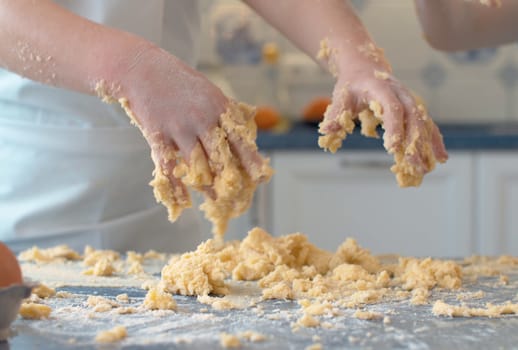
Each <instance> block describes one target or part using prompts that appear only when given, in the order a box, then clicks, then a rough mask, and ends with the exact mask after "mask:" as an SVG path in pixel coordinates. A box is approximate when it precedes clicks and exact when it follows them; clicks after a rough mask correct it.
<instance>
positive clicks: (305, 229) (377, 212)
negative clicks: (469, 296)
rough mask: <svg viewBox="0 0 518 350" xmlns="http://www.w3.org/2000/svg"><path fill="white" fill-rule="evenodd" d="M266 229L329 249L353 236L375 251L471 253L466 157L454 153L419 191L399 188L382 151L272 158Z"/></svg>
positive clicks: (438, 254) (277, 155) (290, 154)
mask: <svg viewBox="0 0 518 350" xmlns="http://www.w3.org/2000/svg"><path fill="white" fill-rule="evenodd" d="M272 162H273V166H274V169H275V175H274V176H273V179H272V183H271V189H270V191H271V192H270V198H271V201H270V205H271V207H270V211H269V213H270V215H271V217H270V221H269V222H270V227H269V228H270V229H271V231H272V233H273V234H275V235H283V234H287V233H291V232H302V233H304V234H306V235H308V237H309V239H310V240H311V241H312V242H313V243H315V244H316V245H317V246H319V247H321V248H325V249H328V250H335V249H336V247H337V246H338V245H339V244H340V243H342V242H343V241H344V239H345V238H346V237H353V238H355V239H357V240H358V242H359V243H360V244H361V245H362V246H363V247H365V248H368V249H370V250H371V251H372V252H374V253H379V254H381V253H397V254H404V255H414V256H436V257H456V256H464V255H468V254H471V253H472V252H473V250H474V242H473V239H472V234H471V232H472V227H471V226H472V225H471V222H472V209H473V208H472V205H473V204H472V170H473V165H472V163H473V162H472V156H470V155H469V154H464V153H452V154H450V159H449V160H448V162H447V163H446V164H444V165H438V166H437V168H436V169H435V170H434V171H433V172H432V173H431V174H429V175H427V176H426V177H425V179H424V181H423V183H422V185H421V186H420V187H419V188H404V189H402V188H399V187H398V185H397V183H396V180H395V177H394V175H393V174H392V173H391V172H390V170H389V168H390V166H391V164H392V158H391V157H390V156H389V155H387V154H385V153H382V152H349V153H346V152H343V153H338V154H334V155H333V154H329V153H323V152H274V153H273V154H272Z"/></svg>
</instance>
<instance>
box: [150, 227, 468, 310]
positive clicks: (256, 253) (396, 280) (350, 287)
mask: <svg viewBox="0 0 518 350" xmlns="http://www.w3.org/2000/svg"><path fill="white" fill-rule="evenodd" d="M227 278H232V279H234V280H249V281H257V282H258V285H259V287H261V288H262V297H263V299H311V300H312V303H314V304H315V305H317V304H316V303H317V301H318V302H320V304H322V305H326V304H325V302H328V301H336V302H337V303H338V304H339V305H341V306H343V307H348V308H356V307H358V306H362V305H365V304H371V303H376V302H379V301H381V300H383V299H384V298H401V297H404V298H407V297H408V296H409V293H406V294H405V293H402V292H404V291H401V289H404V290H408V291H410V292H411V291H412V290H414V289H419V290H421V289H422V290H426V291H428V290H430V289H433V288H435V287H441V288H446V289H451V290H456V289H458V288H460V287H461V285H462V270H461V268H460V266H459V265H458V264H457V263H455V262H453V261H448V260H435V259H430V258H427V259H416V258H400V259H399V260H396V263H382V261H381V260H380V259H379V258H377V257H375V256H373V255H372V254H370V252H369V251H368V250H365V249H363V248H361V247H360V246H359V245H358V244H357V243H356V241H355V240H353V239H347V240H345V242H344V243H343V244H341V245H340V246H339V247H338V249H337V251H336V252H335V253H331V252H327V251H324V250H321V249H319V248H317V247H315V246H314V245H313V244H311V243H310V242H308V240H307V238H306V236H304V235H302V234H300V233H294V234H290V235H286V236H281V237H272V236H270V235H269V234H268V233H267V232H266V231H264V230H262V229H260V228H254V229H252V230H251V231H250V232H249V233H248V236H247V237H246V238H245V239H244V240H243V241H241V242H227V243H223V242H221V241H217V240H216V239H210V240H208V241H206V242H204V243H202V244H200V245H199V246H198V248H197V249H196V251H194V252H188V253H185V254H183V255H181V256H177V257H174V258H172V259H171V261H170V262H169V264H168V265H167V266H165V267H164V269H163V270H162V278H161V282H160V284H161V286H162V287H163V288H164V289H165V290H167V291H169V292H171V293H177V294H183V295H202V296H203V295H208V294H211V293H213V294H226V293H227V291H228V288H227V285H226V283H225V280H226V279H227ZM392 287H393V288H392ZM395 287H398V288H395ZM400 293H402V294H400ZM416 293H418V292H416ZM314 299H316V300H314ZM303 303H307V302H306V301H303ZM308 307H309V306H308ZM316 309H318V307H317V306H315V310H316Z"/></svg>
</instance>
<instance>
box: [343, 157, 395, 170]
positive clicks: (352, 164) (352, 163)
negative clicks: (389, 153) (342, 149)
mask: <svg viewBox="0 0 518 350" xmlns="http://www.w3.org/2000/svg"><path fill="white" fill-rule="evenodd" d="M338 165H339V166H340V168H369V169H386V168H390V167H391V166H392V165H393V163H392V161H389V160H379V159H377V160H375V159H371V160H368V159H361V160H349V159H340V161H339V162H338Z"/></svg>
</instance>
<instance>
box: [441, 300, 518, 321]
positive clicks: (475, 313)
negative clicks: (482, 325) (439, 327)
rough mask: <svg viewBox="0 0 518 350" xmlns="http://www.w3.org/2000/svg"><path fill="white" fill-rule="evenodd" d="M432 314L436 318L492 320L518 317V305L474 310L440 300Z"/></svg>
mask: <svg viewBox="0 0 518 350" xmlns="http://www.w3.org/2000/svg"><path fill="white" fill-rule="evenodd" d="M432 312H433V314H434V315H436V316H449V317H491V318H492V317H501V316H503V315H511V314H514V315H517V314H518V304H513V303H511V302H508V303H506V304H502V305H493V304H487V305H486V307H485V308H473V307H469V306H465V305H461V306H456V305H450V304H447V303H445V302H444V301H442V300H438V301H436V302H435V304H434V305H433V309H432Z"/></svg>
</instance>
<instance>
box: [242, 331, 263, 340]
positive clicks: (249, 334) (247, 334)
mask: <svg viewBox="0 0 518 350" xmlns="http://www.w3.org/2000/svg"><path fill="white" fill-rule="evenodd" d="M239 338H241V339H245V340H248V341H251V342H253V343H257V342H261V341H265V340H266V336H265V335H264V334H261V333H258V332H255V331H244V332H241V333H239Z"/></svg>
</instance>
